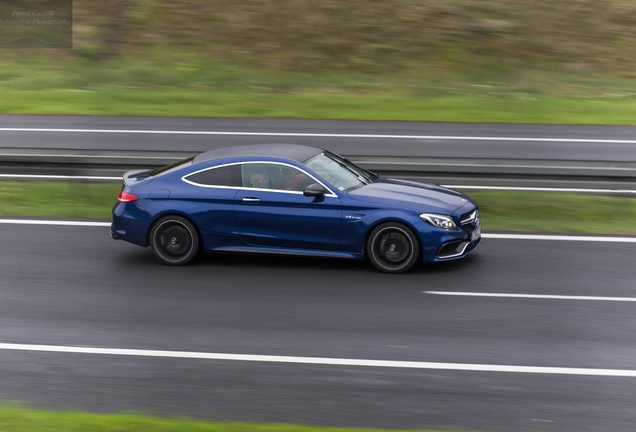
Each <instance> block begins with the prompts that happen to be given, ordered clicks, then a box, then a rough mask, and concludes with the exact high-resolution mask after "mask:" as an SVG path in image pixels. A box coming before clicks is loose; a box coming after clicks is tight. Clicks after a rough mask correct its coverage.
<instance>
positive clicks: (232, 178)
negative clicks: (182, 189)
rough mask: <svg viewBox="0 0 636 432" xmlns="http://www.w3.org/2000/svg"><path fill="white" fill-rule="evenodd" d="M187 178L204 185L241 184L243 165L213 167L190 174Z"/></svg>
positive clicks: (232, 185) (238, 185) (231, 185)
mask: <svg viewBox="0 0 636 432" xmlns="http://www.w3.org/2000/svg"><path fill="white" fill-rule="evenodd" d="M186 179H187V180H188V181H189V182H191V183H196V184H199V185H203V186H230V187H240V186H241V167H240V166H239V165H228V166H224V167H219V168H211V169H208V170H205V171H201V172H198V173H196V174H192V175H189V176H188V177H186Z"/></svg>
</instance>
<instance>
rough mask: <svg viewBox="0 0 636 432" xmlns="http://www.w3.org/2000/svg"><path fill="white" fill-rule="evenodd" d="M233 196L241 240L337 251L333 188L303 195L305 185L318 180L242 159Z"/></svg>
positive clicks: (281, 166)
mask: <svg viewBox="0 0 636 432" xmlns="http://www.w3.org/2000/svg"><path fill="white" fill-rule="evenodd" d="M241 175H242V185H243V187H242V188H241V189H240V190H239V191H238V193H237V194H236V196H235V198H234V217H235V220H236V226H237V229H238V233H239V236H240V237H241V239H242V240H243V241H244V242H245V243H247V244H250V245H253V246H261V247H275V248H288V249H308V250H329V251H337V250H339V249H340V244H341V238H342V210H341V205H340V198H339V197H338V196H337V195H336V194H334V193H333V192H331V191H330V192H329V193H327V194H326V195H325V196H324V197H323V198H315V197H306V196H304V195H303V190H304V188H305V187H306V186H307V185H309V184H312V183H318V181H317V180H316V179H315V178H313V177H312V176H310V175H309V174H308V173H306V172H304V171H302V170H300V169H298V168H296V167H293V166H291V165H288V164H284V163H275V162H267V163H266V162H263V163H246V164H243V165H242V166H241Z"/></svg>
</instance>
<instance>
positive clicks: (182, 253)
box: [150, 216, 199, 266]
mask: <svg viewBox="0 0 636 432" xmlns="http://www.w3.org/2000/svg"><path fill="white" fill-rule="evenodd" d="M150 248H151V249H152V253H153V254H154V255H155V256H156V257H157V258H158V259H159V261H161V262H162V263H164V264H168V265H175V266H176V265H185V264H187V263H189V262H190V261H192V260H193V259H194V257H196V255H197V253H198V251H199V235H198V233H197V230H196V228H195V227H194V225H192V223H191V222H190V221H188V220H187V219H185V218H183V217H181V216H165V217H163V218H161V219H159V220H158V221H157V222H156V223H155V225H154V226H153V227H152V230H151V232H150Z"/></svg>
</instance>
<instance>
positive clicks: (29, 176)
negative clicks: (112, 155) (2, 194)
mask: <svg viewBox="0 0 636 432" xmlns="http://www.w3.org/2000/svg"><path fill="white" fill-rule="evenodd" d="M0 178H9V179H10V178H17V179H34V180H38V179H41V180H119V181H121V180H122V178H121V177H100V176H70V175H48V174H0Z"/></svg>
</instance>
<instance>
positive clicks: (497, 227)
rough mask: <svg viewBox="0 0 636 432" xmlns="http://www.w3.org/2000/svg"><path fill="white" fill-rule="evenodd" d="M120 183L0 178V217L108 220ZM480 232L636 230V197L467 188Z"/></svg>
mask: <svg viewBox="0 0 636 432" xmlns="http://www.w3.org/2000/svg"><path fill="white" fill-rule="evenodd" d="M120 186H121V183H80V182H43V181H2V182H0V216H22V217H54V218H64V217H68V218H94V219H109V218H110V211H111V208H112V206H113V204H114V203H115V200H116V196H117V192H118V191H119V188H120ZM469 195H471V196H472V197H473V198H475V199H476V200H477V202H478V203H479V206H480V209H481V219H482V224H483V229H484V230H485V231H520V232H523V231H525V232H570V233H598V234H636V225H634V223H633V221H634V220H636V199H635V198H631V197H615V196H611V197H610V196H598V195H584V194H569V193H560V192H559V193H557V192H555V193H538V192H498V191H497V192H494V191H493V192H490V191H489V192H478V191H474V192H470V193H469Z"/></svg>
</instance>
